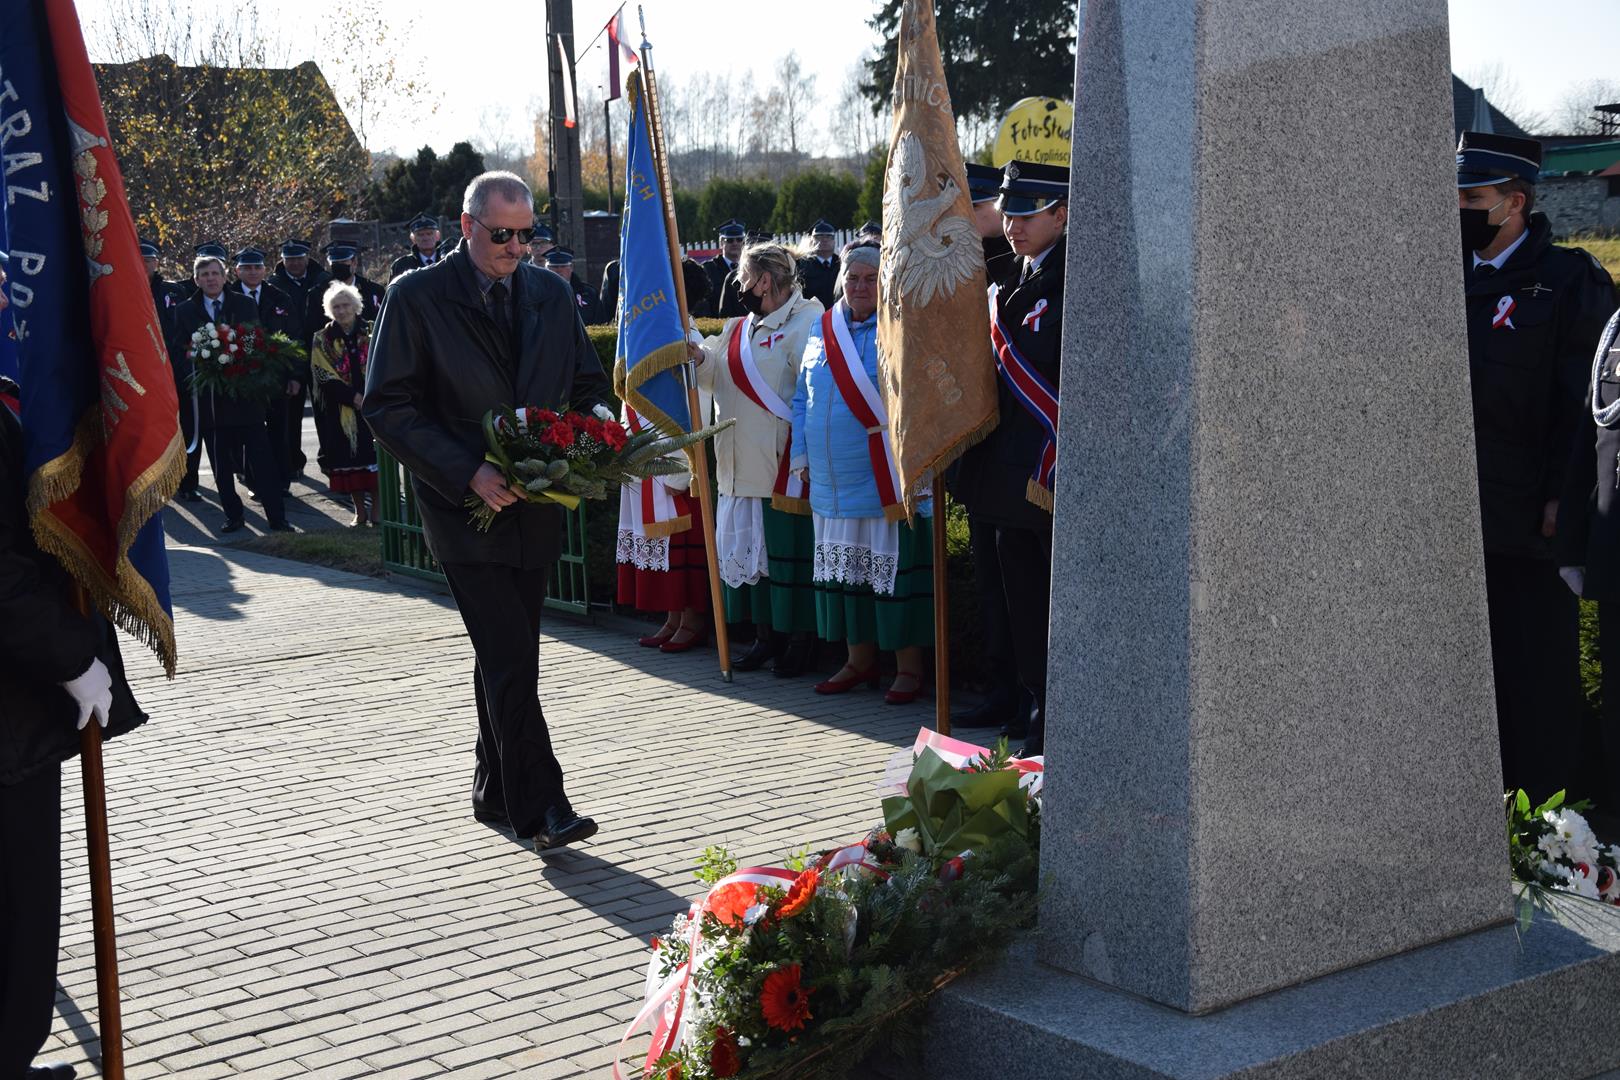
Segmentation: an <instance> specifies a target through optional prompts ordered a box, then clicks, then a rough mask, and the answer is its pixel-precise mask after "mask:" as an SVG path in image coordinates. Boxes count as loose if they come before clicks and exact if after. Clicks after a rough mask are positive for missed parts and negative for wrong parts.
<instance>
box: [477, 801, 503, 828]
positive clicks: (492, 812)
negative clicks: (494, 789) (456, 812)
mask: <svg viewBox="0 0 1620 1080" xmlns="http://www.w3.org/2000/svg"><path fill="white" fill-rule="evenodd" d="M473 819H474V820H476V821H482V822H483V823H484V824H485V825H504V826H506V827H508V828H510V827H511V825H512V819H511V818H509V817H507V816H506V808H505V807H499V806H490V805H488V804H486V803H480V802H474V803H473Z"/></svg>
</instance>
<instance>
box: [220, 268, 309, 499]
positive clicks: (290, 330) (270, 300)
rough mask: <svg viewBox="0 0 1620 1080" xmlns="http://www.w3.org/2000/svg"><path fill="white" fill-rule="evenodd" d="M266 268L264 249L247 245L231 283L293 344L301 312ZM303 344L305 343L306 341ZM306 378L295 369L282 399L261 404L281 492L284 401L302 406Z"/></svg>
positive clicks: (285, 472)
mask: <svg viewBox="0 0 1620 1080" xmlns="http://www.w3.org/2000/svg"><path fill="white" fill-rule="evenodd" d="M269 276H270V275H269V269H268V268H267V267H266V265H265V260H264V252H263V251H261V250H259V249H258V248H256V247H246V248H243V249H242V250H241V251H238V252H237V253H236V281H235V282H234V283H233V284H232V285H231V286H230V287H231V289H232V290H234V291H236V292H239V293H241V294H242V295H244V296H246V297H247V298H248V299H249V300H252V301H253V304H254V306H255V307H256V308H257V309H258V311H259V322H260V324H261V325H263V326H264V328H265V329H266V330H269V331H270V332H271V333H280V334H286V335H287V337H288V338H289V339H290V340H292V341H293V342H294V343H298V341H299V333H300V332H301V331H302V330H303V327H304V313H303V311H301V310H300V309H298V308H296V307H294V306H293V301H292V297H290V296H288V295H287V294H286V293H284V292H282V291H281V290H280V289H279V288H277V287H276V286H275V285H273V284H271V283H270V282H269V281H268V280H266V279H267V278H268V277H269ZM302 344H304V345H305V346H306V347H307V346H308V342H307V341H305V342H303V343H302ZM308 380H309V374H308V372H307V371H294V372H292V373H291V374H290V375H289V377H288V379H287V393H286V398H285V400H277V401H269V402H266V403H265V407H264V425H265V429H266V430H267V431H268V432H269V435H270V449H271V453H272V455H274V456H275V460H276V475H277V478H278V479H279V481H280V482H281V493H282V494H283V495H290V494H292V473H291V472H290V471H289V469H288V466H289V465H290V462H289V461H288V460H286V455H284V454H281V453H280V450H281V449H282V448H284V447H286V445H287V426H288V424H289V423H290V421H291V411H290V410H289V408H288V406H287V402H288V401H289V400H291V399H293V398H295V397H296V398H297V399H298V403H299V405H300V406H301V405H302V404H303V401H304V387H305V385H306V384H307V382H308ZM248 484H249V486H250V487H252V488H253V490H255V491H258V490H260V488H261V487H262V486H263V485H262V484H259V483H258V482H257V481H256V478H253V477H250V478H249V480H248Z"/></svg>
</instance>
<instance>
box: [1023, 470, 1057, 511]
mask: <svg viewBox="0 0 1620 1080" xmlns="http://www.w3.org/2000/svg"><path fill="white" fill-rule="evenodd" d="M1024 498H1026V499H1028V500H1029V501H1030V502H1032V503H1034V504H1035V505H1036V506H1038V507H1040V508H1041V509H1042V510H1045V511H1046V512H1047V513H1048V514H1050V513H1052V511H1053V507H1054V503H1053V499H1052V493H1051V492H1050V491H1047V490H1046V489H1045V488H1044V487H1042V486H1041V485H1040V484H1038V483H1037V482H1036V481H1035V478H1034V477H1033V476H1032V477H1030V478H1029V480H1028V482H1027V486H1026V487H1025V488H1024Z"/></svg>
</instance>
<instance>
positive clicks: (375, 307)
mask: <svg viewBox="0 0 1620 1080" xmlns="http://www.w3.org/2000/svg"><path fill="white" fill-rule="evenodd" d="M321 254H322V255H325V256H326V271H327V273H329V274H331V275H332V280H333V281H341V282H343V283H344V284H345V285H353V286H354V287H355V288H356V289H358V290H360V304H361V306H360V317H361V318H362V319H364V320H366V322H368V323H374V322H376V321H377V312H378V311H380V310H382V301H383V287H382V286H381V285H379V284H377V283H376V282H375V281H372V280H371V279H370V278H368V277H366V276H365V275H364V274H362V273H360V271H359V269H358V265H359V261H360V248H359V247H358V246H356V245H355V244H352V243H350V242H349V241H347V240H334V241H333V242H332V243H330V244H327V245H326V246H325V247H323V248H321ZM325 299H326V297H325V295H324V290H323V291H322V295H316V294H314V293H311V294H310V295H309V297H308V299H306V300H305V301H304V325H305V326H309V327H311V330H310V335H311V336H313V335H314V333H315V330H317V329H319V328H320V327H323V326H325V325H326V309H325V308H324V307H322V306H321V305H322V303H323V302H324V301H325ZM304 344H305V345H308V344H309V342H308V341H305V342H304Z"/></svg>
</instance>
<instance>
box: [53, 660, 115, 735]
mask: <svg viewBox="0 0 1620 1080" xmlns="http://www.w3.org/2000/svg"><path fill="white" fill-rule="evenodd" d="M62 689H64V690H66V691H67V692H68V693H69V694H72V695H73V700H74V701H76V702H78V703H79V724H78V728H79V730H80V731H83V730H84V725H86V724H88V723H89V722H90V714H91V713H95V715H96V722H97V723H99V724H100V725H101V726H102V727H106V726H107V717H108V715H109V714H110V713H111V712H112V697H113V696H112V674H111V673H110V672H108V670H107V665H106V664H103V663H102V662H101V661H100V660H94V661H91V663H90V667H89V669H88V670H87V671H85V673H84V674H83V675H80V676H79V677H78V678H77V679H74V680H72V681H71V682H65V683H63V684H62Z"/></svg>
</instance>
